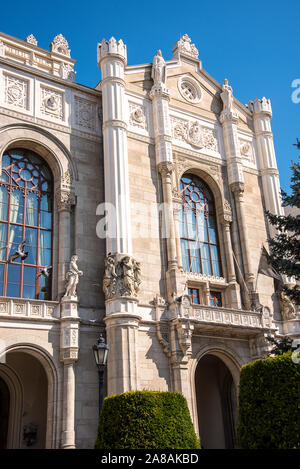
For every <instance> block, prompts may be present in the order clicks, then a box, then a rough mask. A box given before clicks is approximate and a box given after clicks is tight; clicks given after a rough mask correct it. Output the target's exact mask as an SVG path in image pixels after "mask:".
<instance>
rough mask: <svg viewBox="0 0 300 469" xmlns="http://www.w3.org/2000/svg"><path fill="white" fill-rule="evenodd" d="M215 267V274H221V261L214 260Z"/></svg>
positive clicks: (218, 275)
mask: <svg viewBox="0 0 300 469" xmlns="http://www.w3.org/2000/svg"><path fill="white" fill-rule="evenodd" d="M212 264H213V269H214V275H216V276H217V277H220V276H221V269H220V263H219V262H217V261H213V263H212Z"/></svg>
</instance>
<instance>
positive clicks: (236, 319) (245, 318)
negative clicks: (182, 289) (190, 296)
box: [190, 305, 272, 329]
mask: <svg viewBox="0 0 300 469" xmlns="http://www.w3.org/2000/svg"><path fill="white" fill-rule="evenodd" d="M191 311H192V317H190V318H191V319H193V320H197V321H199V322H204V323H214V324H220V325H228V326H238V327H244V328H256V329H257V328H259V329H262V328H265V327H266V328H270V327H272V323H271V322H270V321H266V320H265V319H263V317H262V314H261V313H256V312H254V311H238V310H233V309H229V308H217V307H215V308H212V307H209V306H204V305H201V306H198V305H197V306H193V307H192V310H191Z"/></svg>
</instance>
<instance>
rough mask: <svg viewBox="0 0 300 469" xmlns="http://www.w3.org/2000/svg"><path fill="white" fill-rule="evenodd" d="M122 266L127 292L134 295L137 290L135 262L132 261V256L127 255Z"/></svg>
mask: <svg viewBox="0 0 300 469" xmlns="http://www.w3.org/2000/svg"><path fill="white" fill-rule="evenodd" d="M121 268H122V277H123V284H124V288H125V290H126V293H128V294H129V295H132V294H133V293H134V292H135V288H134V271H133V263H132V262H131V258H130V256H126V257H124V258H123V259H122V261H121Z"/></svg>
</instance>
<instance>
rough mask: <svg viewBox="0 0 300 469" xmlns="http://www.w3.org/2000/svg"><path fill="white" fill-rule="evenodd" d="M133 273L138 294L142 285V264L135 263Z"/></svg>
mask: <svg viewBox="0 0 300 469" xmlns="http://www.w3.org/2000/svg"><path fill="white" fill-rule="evenodd" d="M133 272H134V290H135V293H138V291H139V289H140V283H141V263H140V262H137V261H135V260H134V261H133Z"/></svg>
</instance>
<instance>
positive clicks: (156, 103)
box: [150, 51, 185, 301]
mask: <svg viewBox="0 0 300 469" xmlns="http://www.w3.org/2000/svg"><path fill="white" fill-rule="evenodd" d="M157 63H159V66H158V65H157ZM152 78H153V81H154V84H153V87H152V89H151V92H150V98H151V100H152V111H153V121H154V135H155V154H156V165H157V169H158V172H159V173H160V174H161V180H162V191H163V212H164V222H165V227H164V228H165V234H166V244H167V254H168V270H167V273H166V280H167V296H168V301H172V295H173V296H174V295H180V294H182V292H183V289H184V285H185V277H184V276H183V275H182V273H181V272H180V270H179V269H178V248H179V247H180V246H179V244H180V243H178V241H176V227H175V217H174V207H173V190H172V189H173V187H172V176H173V172H174V163H173V154H172V132H171V123H170V115H169V100H170V93H169V91H168V90H167V88H166V65H165V62H164V59H163V58H162V57H161V53H160V51H158V52H157V55H156V56H155V57H154V59H153V66H152ZM180 258H181V254H180Z"/></svg>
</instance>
